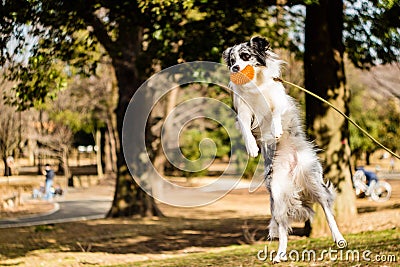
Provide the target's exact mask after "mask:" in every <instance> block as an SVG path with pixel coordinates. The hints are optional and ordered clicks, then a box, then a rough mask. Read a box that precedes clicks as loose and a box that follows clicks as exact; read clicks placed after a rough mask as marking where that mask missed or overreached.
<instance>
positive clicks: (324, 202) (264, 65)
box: [222, 37, 347, 262]
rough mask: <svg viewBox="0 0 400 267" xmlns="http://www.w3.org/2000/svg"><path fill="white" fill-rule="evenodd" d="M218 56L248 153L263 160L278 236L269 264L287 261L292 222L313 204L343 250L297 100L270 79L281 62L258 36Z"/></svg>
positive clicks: (328, 189) (329, 192) (330, 193)
mask: <svg viewBox="0 0 400 267" xmlns="http://www.w3.org/2000/svg"><path fill="white" fill-rule="evenodd" d="M222 56H223V59H224V61H225V63H226V64H227V65H228V67H229V70H230V73H231V82H230V83H229V87H230V88H231V89H232V91H233V105H234V108H235V109H236V111H237V124H238V128H239V129H240V132H241V134H242V136H243V139H244V142H245V145H246V150H247V153H248V154H249V155H250V156H251V157H256V156H257V155H258V153H259V151H260V150H261V153H262V155H263V158H264V166H265V171H266V174H265V177H266V185H267V188H268V190H269V193H270V201H271V215H272V218H271V220H270V224H269V238H270V239H272V238H279V248H278V252H277V255H276V256H275V258H274V259H273V261H274V262H281V261H285V260H287V255H286V250H287V241H288V232H289V231H291V227H290V225H291V222H293V221H305V220H308V219H311V218H312V216H313V214H314V211H313V209H312V204H313V203H315V202H317V203H319V204H321V206H322V208H323V210H324V212H325V216H326V219H327V221H328V224H329V227H330V230H331V232H332V236H333V240H334V241H335V242H336V244H337V246H338V247H339V248H344V247H345V246H346V245H347V243H346V241H345V239H344V238H343V236H342V234H341V233H340V231H339V229H338V227H337V224H336V221H335V218H334V216H333V213H332V205H333V201H334V198H335V192H334V188H333V186H332V184H331V183H330V182H329V181H328V182H327V183H324V181H323V171H322V167H321V164H320V162H319V160H318V156H317V153H316V151H317V150H316V148H315V147H314V145H313V144H312V143H311V142H309V141H307V139H306V136H305V133H304V130H303V128H302V122H301V119H300V111H299V108H298V106H297V104H296V102H295V101H294V99H293V98H291V97H290V96H289V95H287V94H286V92H285V88H284V87H283V85H282V83H280V82H278V81H274V78H275V77H279V76H280V74H281V73H280V69H281V65H282V63H283V61H282V60H280V59H279V58H278V56H277V55H276V54H275V53H273V52H272V51H271V50H270V46H269V43H268V41H267V40H266V39H264V38H262V37H253V38H251V40H250V41H248V42H245V43H241V44H238V45H235V46H233V47H230V48H228V49H226V50H225V51H224V52H223V55H222ZM240 75H242V76H243V77H239V78H238V77H237V76H240Z"/></svg>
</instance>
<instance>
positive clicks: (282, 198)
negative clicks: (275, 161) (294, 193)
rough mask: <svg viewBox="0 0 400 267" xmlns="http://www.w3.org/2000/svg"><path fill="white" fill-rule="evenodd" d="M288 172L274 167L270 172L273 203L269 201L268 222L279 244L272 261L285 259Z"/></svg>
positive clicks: (287, 220) (288, 225)
mask: <svg viewBox="0 0 400 267" xmlns="http://www.w3.org/2000/svg"><path fill="white" fill-rule="evenodd" d="M287 177H288V173H287V172H286V171H285V168H276V169H274V171H273V174H272V180H271V183H270V186H271V196H272V199H273V203H271V204H272V205H271V212H272V217H273V218H272V220H271V222H270V231H271V230H272V234H273V235H275V236H276V235H277V236H278V238H279V246H278V252H277V255H276V256H275V257H274V259H273V262H275V263H277V262H281V261H286V260H287V256H286V250H287V243H288V231H289V229H290V220H289V217H288V212H289V206H288V205H289V204H288V202H287V199H288V197H289V196H288V194H290V190H289V192H288V190H287V189H288V188H287V186H286V182H287V179H288V178H287Z"/></svg>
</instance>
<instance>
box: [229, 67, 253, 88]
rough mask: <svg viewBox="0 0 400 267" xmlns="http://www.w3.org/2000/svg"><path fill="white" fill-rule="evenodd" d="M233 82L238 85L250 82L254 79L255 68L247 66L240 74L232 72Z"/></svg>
mask: <svg viewBox="0 0 400 267" xmlns="http://www.w3.org/2000/svg"><path fill="white" fill-rule="evenodd" d="M230 78H231V81H232V82H233V83H235V84H237V85H243V84H246V83H248V82H250V81H251V80H252V79H253V78H254V68H253V67H252V66H250V65H247V66H246V67H245V68H244V69H242V70H241V71H239V72H231V77H230Z"/></svg>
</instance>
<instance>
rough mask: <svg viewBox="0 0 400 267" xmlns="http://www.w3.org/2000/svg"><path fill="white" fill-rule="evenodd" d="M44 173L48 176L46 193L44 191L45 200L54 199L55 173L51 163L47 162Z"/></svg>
mask: <svg viewBox="0 0 400 267" xmlns="http://www.w3.org/2000/svg"><path fill="white" fill-rule="evenodd" d="M43 175H45V176H46V181H45V188H44V189H45V193H44V199H45V200H52V199H53V189H52V187H53V182H54V176H55V173H54V171H53V170H52V169H51V167H50V165H49V164H46V166H45V169H44V171H43Z"/></svg>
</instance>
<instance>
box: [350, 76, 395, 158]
mask: <svg viewBox="0 0 400 267" xmlns="http://www.w3.org/2000/svg"><path fill="white" fill-rule="evenodd" d="M354 83H355V81H350V84H354ZM382 103H385V104H384V105H382ZM398 103H399V101H398V100H397V99H395V98H393V97H383V96H381V98H380V99H376V98H373V97H371V89H368V88H365V87H361V86H357V85H353V88H352V101H351V102H350V105H349V106H350V112H351V117H352V118H353V119H354V120H355V121H356V123H357V124H358V125H360V126H361V127H362V128H363V129H365V130H366V131H368V132H369V133H370V134H371V135H372V136H373V137H374V138H375V139H377V140H378V141H379V142H381V143H382V144H383V145H384V146H386V147H388V148H389V149H392V150H393V151H399V150H400V127H399V125H400V109H399V106H398ZM350 147H351V150H352V151H353V153H354V154H355V155H356V156H359V155H361V153H363V152H368V153H372V152H374V151H376V150H377V149H379V148H380V147H379V146H378V145H377V144H375V143H374V142H373V141H371V140H370V139H369V138H368V137H366V136H365V135H363V133H362V132H361V131H359V130H358V129H357V128H356V127H354V126H353V125H350Z"/></svg>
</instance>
